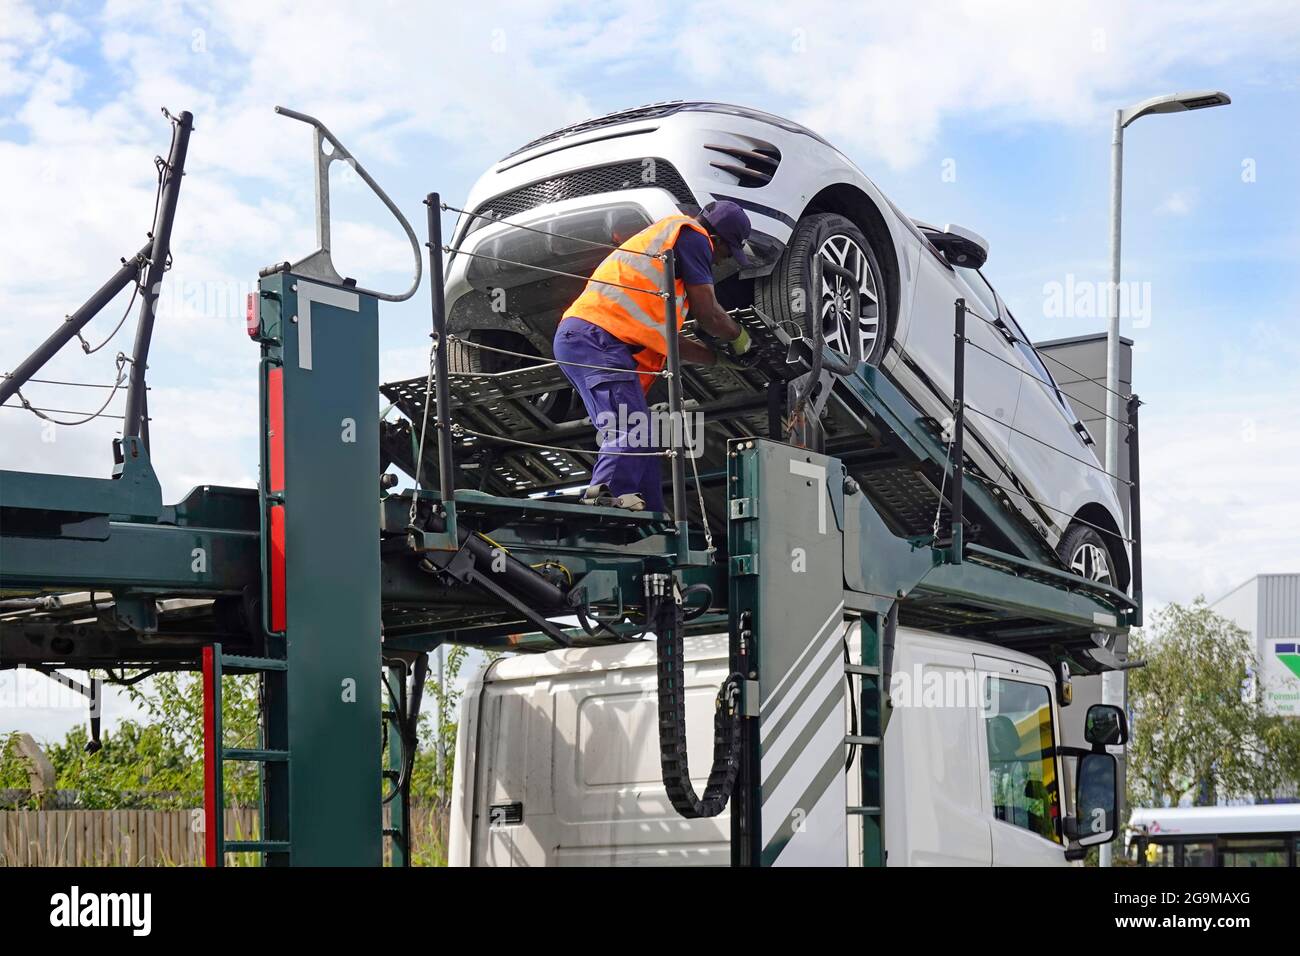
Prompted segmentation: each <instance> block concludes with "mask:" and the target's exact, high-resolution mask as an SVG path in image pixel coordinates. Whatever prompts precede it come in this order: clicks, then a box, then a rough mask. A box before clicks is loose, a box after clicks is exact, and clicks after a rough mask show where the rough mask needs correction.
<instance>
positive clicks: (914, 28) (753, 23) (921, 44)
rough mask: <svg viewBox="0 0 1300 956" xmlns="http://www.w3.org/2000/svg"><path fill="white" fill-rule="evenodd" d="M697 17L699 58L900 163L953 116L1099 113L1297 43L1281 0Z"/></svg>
mask: <svg viewBox="0 0 1300 956" xmlns="http://www.w3.org/2000/svg"><path fill="white" fill-rule="evenodd" d="M689 19H690V22H691V28H690V29H688V30H680V31H677V40H676V42H677V44H678V47H679V49H680V51H681V53H682V55H683V57H685V58H686V60H687V62H688V63H689V64H690V65H691V67H692V68H693V69H697V70H699V71H700V72H701V73H702V75H704V76H705V77H707V78H708V79H710V80H714V79H726V80H730V81H732V83H733V84H748V85H749V87H750V88H751V89H756V90H760V89H766V90H767V91H769V92H776V93H779V94H781V95H782V96H783V97H787V98H789V99H791V100H792V101H793V102H795V103H796V104H799V106H800V110H799V116H798V117H797V118H798V119H801V120H804V121H806V122H807V123H808V124H809V125H810V126H811V127H812V128H814V129H816V130H817V131H818V132H820V133H822V134H823V135H825V136H827V137H828V138H829V139H831V141H832V142H836V143H839V144H843V145H844V146H846V147H848V148H849V149H851V150H852V151H853V152H854V153H855V154H865V155H867V156H871V157H879V158H881V159H883V160H885V161H886V162H888V163H890V164H891V165H894V166H907V165H911V164H913V163H915V162H917V161H918V160H919V159H920V158H921V157H922V156H923V155H924V154H925V152H926V150H928V149H929V148H930V147H931V146H932V145H933V144H934V142H935V141H936V139H937V137H938V136H939V133H940V131H941V130H942V128H943V126H944V124H945V123H947V122H949V121H962V122H963V123H970V122H971V121H975V122H976V123H986V124H989V125H997V126H1003V127H1006V126H1016V125H1019V124H1024V123H1049V124H1067V125H1079V124H1085V123H1090V122H1095V121H1098V120H1099V119H1101V118H1102V117H1104V116H1106V115H1107V113H1108V111H1109V110H1112V109H1114V108H1115V107H1116V106H1118V105H1122V104H1123V103H1124V102H1126V101H1127V100H1129V99H1130V98H1141V97H1143V96H1146V95H1149V93H1150V90H1151V89H1153V88H1159V86H1160V85H1161V83H1162V76H1163V75H1164V74H1166V73H1168V72H1171V71H1173V70H1174V69H1175V68H1178V67H1185V66H1195V65H1210V64H1217V63H1223V62H1226V61H1230V60H1232V59H1234V58H1240V57H1243V56H1244V55H1246V54H1247V53H1249V56H1250V58H1251V60H1252V62H1253V63H1255V64H1257V65H1260V66H1263V67H1267V66H1268V65H1269V64H1270V63H1272V64H1274V65H1277V64H1286V63H1288V62H1289V61H1290V60H1291V58H1292V57H1293V54H1294V49H1295V47H1296V44H1297V41H1298V40H1300V18H1297V17H1296V16H1295V8H1294V5H1293V4H1290V3H1287V2H1285V0H1253V2H1252V0H1246V2H1241V3H1237V2H1224V0H1201V2H1187V3H1180V4H1178V5H1177V7H1176V9H1172V8H1171V7H1170V6H1167V5H1163V4H1128V3H1118V2H1102V3H1086V4H1085V3H1042V2H1036V0H1016V2H1000V3H983V2H963V3H938V4H929V5H921V4H898V3H891V2H887V0H873V2H859V3H854V4H852V5H845V4H842V3H835V2H831V0H814V2H807V3H801V4H797V5H794V4H764V5H758V4H751V5H749V6H748V7H746V9H745V15H744V16H737V15H736V12H735V10H734V9H733V8H731V7H728V6H725V5H718V6H716V7H711V8H706V9H705V10H696V11H693V14H692V16H691V17H690V18H689ZM752 98H753V99H757V100H759V101H761V99H762V98H763V97H761V96H755V97H752Z"/></svg>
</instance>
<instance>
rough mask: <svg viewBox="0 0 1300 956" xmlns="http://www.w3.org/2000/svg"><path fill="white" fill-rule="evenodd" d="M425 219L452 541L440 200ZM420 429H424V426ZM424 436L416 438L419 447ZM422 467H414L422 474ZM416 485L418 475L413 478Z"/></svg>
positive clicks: (441, 455) (442, 467)
mask: <svg viewBox="0 0 1300 956" xmlns="http://www.w3.org/2000/svg"><path fill="white" fill-rule="evenodd" d="M424 203H425V205H426V206H427V207H428V219H429V302H430V306H431V309H432V312H433V332H432V333H431V334H432V337H433V364H434V382H433V387H434V397H435V399H436V401H437V403H438V418H437V432H438V495H439V497H440V498H441V499H442V503H443V507H444V508H445V509H446V510H447V533H448V535H450V536H451V540H452V541H455V540H456V503H455V495H456V472H455V467H456V465H455V461H454V459H453V458H452V447H451V379H450V372H449V369H448V361H447V302H446V299H445V298H444V289H443V278H442V200H441V199H440V197H439V195H438V193H429V195H428V196H427V197H426V198H425V200H424ZM423 427H427V422H426V423H425V425H424V426H423ZM424 441H425V436H424V434H423V432H421V435H420V442H421V444H423V443H424ZM423 468H424V465H423V463H422V462H421V463H419V464H417V465H416V469H417V470H423ZM415 480H416V481H417V482H419V483H420V484H423V482H422V481H421V477H420V475H416V476H415Z"/></svg>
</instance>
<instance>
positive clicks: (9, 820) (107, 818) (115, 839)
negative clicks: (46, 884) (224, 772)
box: [0, 809, 257, 866]
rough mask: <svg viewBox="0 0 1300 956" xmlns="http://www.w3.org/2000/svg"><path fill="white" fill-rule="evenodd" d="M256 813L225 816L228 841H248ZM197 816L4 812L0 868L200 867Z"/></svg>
mask: <svg viewBox="0 0 1300 956" xmlns="http://www.w3.org/2000/svg"><path fill="white" fill-rule="evenodd" d="M256 832H257V811H256V810H253V809H239V810H227V811H226V836H227V838H228V839H238V838H242V839H251V838H253V836H254V835H255V834H256ZM202 864H203V812H202V811H201V810H5V811H3V812H0V866H201V865H202Z"/></svg>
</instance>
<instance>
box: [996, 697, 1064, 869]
mask: <svg viewBox="0 0 1300 956" xmlns="http://www.w3.org/2000/svg"><path fill="white" fill-rule="evenodd" d="M986 680H987V681H988V686H987V688H986V689H987V696H986V697H985V700H986V701H987V709H986V710H985V713H984V732H985V735H986V736H987V739H988V751H989V796H990V798H991V800H992V805H993V816H994V818H995V819H998V820H1002V821H1004V822H1006V823H1009V824H1011V825H1012V826H1017V827H1021V828H1022V829H1025V830H1029V831H1030V832H1031V833H1037V834H1038V835H1039V836H1041V837H1044V838H1046V839H1048V840H1051V841H1052V842H1053V843H1060V842H1061V836H1060V833H1059V832H1058V828H1057V824H1058V822H1059V820H1060V817H1061V793H1060V781H1059V780H1058V779H1057V774H1056V756H1055V755H1056V742H1055V741H1056V739H1055V736H1054V734H1053V732H1052V698H1051V694H1050V693H1049V692H1048V689H1047V688H1046V687H1044V686H1043V685H1041V684H1027V683H1025V682H1023V681H1016V680H1008V679H1006V678H1003V677H997V676H992V675H991V676H989V677H987V678H986Z"/></svg>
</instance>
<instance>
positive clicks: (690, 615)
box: [682, 583, 713, 621]
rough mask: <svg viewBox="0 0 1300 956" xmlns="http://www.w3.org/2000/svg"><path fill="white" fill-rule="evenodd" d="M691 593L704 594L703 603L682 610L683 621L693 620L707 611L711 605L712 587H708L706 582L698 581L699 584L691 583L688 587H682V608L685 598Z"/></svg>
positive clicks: (684, 604)
mask: <svg viewBox="0 0 1300 956" xmlns="http://www.w3.org/2000/svg"><path fill="white" fill-rule="evenodd" d="M693 594H703V595H705V598H704V603H703V604H702V605H700V606H699V607H696V608H691V609H690V610H689V611H688V610H683V612H682V620H683V621H693V620H695V619H696V618H697V617H700V616H702V615H703V614H705V613H707V612H708V610H709V608H710V607H711V606H712V605H713V588H711V587H709V586H708V585H707V584H703V583H700V584H692V585H691V586H690V587H688V588H684V589H683V590H682V607H683V608H685V606H686V601H687V599H688V598H690V597H691V595H693Z"/></svg>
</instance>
